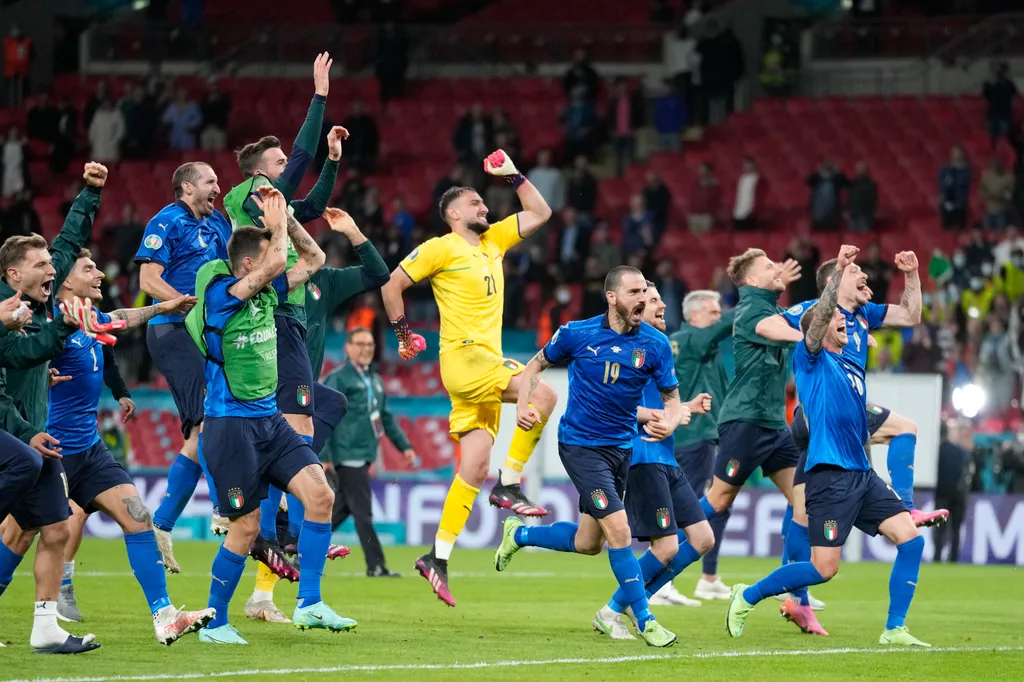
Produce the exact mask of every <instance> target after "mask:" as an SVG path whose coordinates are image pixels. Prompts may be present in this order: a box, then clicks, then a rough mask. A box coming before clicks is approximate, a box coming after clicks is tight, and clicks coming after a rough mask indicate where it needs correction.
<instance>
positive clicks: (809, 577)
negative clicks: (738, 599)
mask: <svg viewBox="0 0 1024 682" xmlns="http://www.w3.org/2000/svg"><path fill="white" fill-rule="evenodd" d="M823 582H825V579H824V578H822V577H821V574H820V573H818V569H816V568H815V567H814V564H812V563H811V562H810V561H797V562H795V563H792V564H786V565H785V566H780V567H779V568H776V569H775V570H774V571H772V572H771V573H769V574H768V575H766V576H765V577H764V578H761V579H760V580H758V581H757V582H756V583H754V584H753V585H751V586H750V587H748V588H747V589H745V590H744V591H743V599H744V600H745V601H746V602H747V603H748V604H751V605H753V604H756V603H758V602H759V601H761V600H762V599H767V598H768V597H774V596H775V595H777V594H784V593H786V592H792V591H793V590H795V589H797V588H798V587H808V586H810V585H819V584H821V583H823Z"/></svg>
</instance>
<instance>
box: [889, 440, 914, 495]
mask: <svg viewBox="0 0 1024 682" xmlns="http://www.w3.org/2000/svg"><path fill="white" fill-rule="evenodd" d="M916 447H917V436H916V435H914V434H913V433H902V434H900V435H898V436H896V437H894V438H893V439H892V440H891V441H889V456H888V458H887V460H886V466H888V467H889V478H890V479H891V480H892V489H893V490H895V491H896V494H897V495H899V496H900V499H901V500H903V502H904V504H906V505H907V509H913V508H914V448H916Z"/></svg>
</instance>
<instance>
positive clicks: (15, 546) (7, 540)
mask: <svg viewBox="0 0 1024 682" xmlns="http://www.w3.org/2000/svg"><path fill="white" fill-rule="evenodd" d="M38 532H39V531H38V530H36V529H32V530H16V531H13V532H8V533H4V540H3V542H4V544H5V545H6V546H7V548H8V549H9V550H11V551H12V552H14V553H15V554H17V555H18V556H25V554H26V553H28V550H29V547H31V546H32V541H33V540H35V539H36V534H37V533H38Z"/></svg>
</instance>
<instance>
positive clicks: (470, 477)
mask: <svg viewBox="0 0 1024 682" xmlns="http://www.w3.org/2000/svg"><path fill="white" fill-rule="evenodd" d="M490 464H491V463H490V460H488V459H482V460H481V461H479V462H471V461H468V460H467V459H466V458H465V457H463V458H462V463H461V464H460V465H459V476H460V477H461V478H462V480H463V481H465V482H466V483H468V484H469V485H471V486H473V487H474V488H479V487H480V486H482V485H483V484H484V481H486V480H487V473H488V472H489V471H490Z"/></svg>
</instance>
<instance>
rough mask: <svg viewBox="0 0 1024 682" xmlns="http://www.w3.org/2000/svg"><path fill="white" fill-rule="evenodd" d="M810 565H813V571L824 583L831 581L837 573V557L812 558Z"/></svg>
mask: <svg viewBox="0 0 1024 682" xmlns="http://www.w3.org/2000/svg"><path fill="white" fill-rule="evenodd" d="M811 563H812V564H813V565H814V569H815V570H816V571H817V572H818V574H819V575H820V576H821V577H822V578H824V579H825V580H826V581H828V580H832V578H834V577H836V574H837V573H839V557H836V558H834V559H833V558H831V557H829V558H826V559H822V558H820V557H812V558H811Z"/></svg>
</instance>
